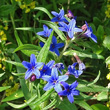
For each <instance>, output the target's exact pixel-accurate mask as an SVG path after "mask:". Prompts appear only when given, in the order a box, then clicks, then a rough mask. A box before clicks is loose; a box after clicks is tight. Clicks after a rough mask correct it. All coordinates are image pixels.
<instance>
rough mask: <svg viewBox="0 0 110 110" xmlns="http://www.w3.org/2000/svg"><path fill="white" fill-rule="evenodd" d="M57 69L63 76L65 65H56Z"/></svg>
mask: <svg viewBox="0 0 110 110" xmlns="http://www.w3.org/2000/svg"><path fill="white" fill-rule="evenodd" d="M55 67H56V68H57V69H58V71H59V72H60V73H61V74H62V70H63V69H64V68H65V67H64V65H63V63H57V64H55Z"/></svg>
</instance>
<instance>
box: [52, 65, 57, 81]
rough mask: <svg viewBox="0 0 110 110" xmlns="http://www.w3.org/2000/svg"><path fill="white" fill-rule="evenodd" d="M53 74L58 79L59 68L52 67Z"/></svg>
mask: <svg viewBox="0 0 110 110" xmlns="http://www.w3.org/2000/svg"><path fill="white" fill-rule="evenodd" d="M51 76H52V77H53V78H54V79H58V71H57V68H55V67H54V68H52V73H51Z"/></svg>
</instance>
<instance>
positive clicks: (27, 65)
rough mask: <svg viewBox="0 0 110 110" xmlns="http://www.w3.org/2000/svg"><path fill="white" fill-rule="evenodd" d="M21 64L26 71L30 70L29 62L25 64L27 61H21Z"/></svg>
mask: <svg viewBox="0 0 110 110" xmlns="http://www.w3.org/2000/svg"><path fill="white" fill-rule="evenodd" d="M22 64H23V66H24V67H25V68H27V69H29V68H32V66H31V64H30V63H29V62H27V61H23V62H22Z"/></svg>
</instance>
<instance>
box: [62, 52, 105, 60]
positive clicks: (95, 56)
mask: <svg viewBox="0 0 110 110" xmlns="http://www.w3.org/2000/svg"><path fill="white" fill-rule="evenodd" d="M74 53H76V54H77V55H78V56H79V57H88V58H94V59H104V57H103V56H102V55H97V54H95V53H90V52H80V51H76V50H68V51H66V52H64V53H63V55H65V56H68V55H72V56H73V54H74Z"/></svg>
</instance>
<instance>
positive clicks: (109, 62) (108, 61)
mask: <svg viewBox="0 0 110 110" xmlns="http://www.w3.org/2000/svg"><path fill="white" fill-rule="evenodd" d="M105 63H106V64H110V56H109V57H107V58H106V60H105Z"/></svg>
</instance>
